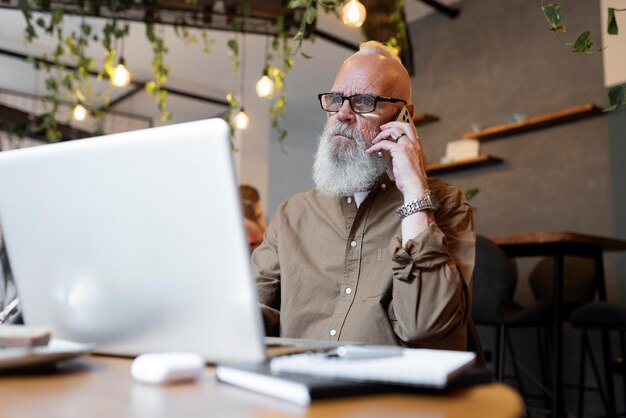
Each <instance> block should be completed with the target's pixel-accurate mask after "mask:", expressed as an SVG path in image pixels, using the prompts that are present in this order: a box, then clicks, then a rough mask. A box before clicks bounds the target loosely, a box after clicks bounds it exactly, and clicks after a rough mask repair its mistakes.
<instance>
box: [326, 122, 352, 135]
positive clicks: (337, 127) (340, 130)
mask: <svg viewBox="0 0 626 418" xmlns="http://www.w3.org/2000/svg"><path fill="white" fill-rule="evenodd" d="M326 133H327V135H328V137H331V136H335V135H341V136H345V137H346V138H350V139H361V135H359V134H358V132H357V131H356V130H355V129H352V128H351V127H349V126H348V125H346V124H344V123H340V122H337V123H335V124H333V125H331V126H329V127H328V128H327V130H326Z"/></svg>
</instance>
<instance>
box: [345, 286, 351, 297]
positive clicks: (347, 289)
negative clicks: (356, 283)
mask: <svg viewBox="0 0 626 418" xmlns="http://www.w3.org/2000/svg"><path fill="white" fill-rule="evenodd" d="M346 293H347V294H348V295H349V294H350V293H352V289H350V288H349V287H348V288H346Z"/></svg>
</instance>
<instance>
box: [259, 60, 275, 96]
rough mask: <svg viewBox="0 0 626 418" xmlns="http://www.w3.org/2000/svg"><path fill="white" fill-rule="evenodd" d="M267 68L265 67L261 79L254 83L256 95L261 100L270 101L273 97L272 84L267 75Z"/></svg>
mask: <svg viewBox="0 0 626 418" xmlns="http://www.w3.org/2000/svg"><path fill="white" fill-rule="evenodd" d="M267 70H268V68H267V67H265V70H264V71H263V77H261V78H260V79H259V81H257V82H256V94H258V95H259V97H260V98H262V99H271V98H272V96H273V95H274V82H273V81H272V79H271V78H270V77H269V76H268V75H267Z"/></svg>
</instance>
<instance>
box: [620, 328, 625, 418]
mask: <svg viewBox="0 0 626 418" xmlns="http://www.w3.org/2000/svg"><path fill="white" fill-rule="evenodd" d="M619 337H620V338H619V339H620V348H621V351H622V354H621V355H622V391H623V392H624V393H623V395H622V401H623V402H624V406H623V408H624V410H625V412H622V414H625V413H626V333H625V332H624V331H620V332H619Z"/></svg>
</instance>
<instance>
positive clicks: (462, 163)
mask: <svg viewBox="0 0 626 418" xmlns="http://www.w3.org/2000/svg"><path fill="white" fill-rule="evenodd" d="M501 162H502V160H501V159H500V158H498V157H494V156H492V155H489V154H480V155H479V156H478V157H475V158H468V159H466V160H457V161H452V162H449V163H431V164H426V172H427V173H428V174H435V173H437V174H441V173H448V172H451V171H460V170H464V169H467V168H474V167H479V166H486V165H493V164H499V163H501Z"/></svg>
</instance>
